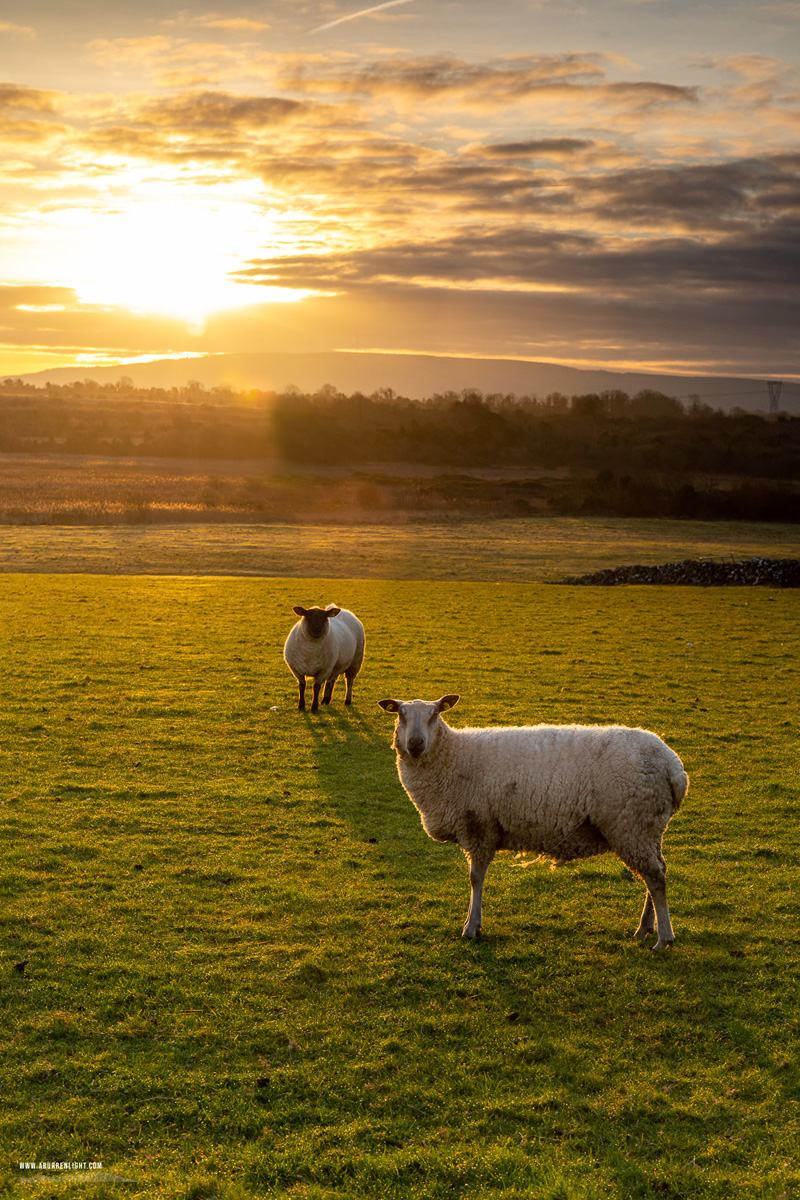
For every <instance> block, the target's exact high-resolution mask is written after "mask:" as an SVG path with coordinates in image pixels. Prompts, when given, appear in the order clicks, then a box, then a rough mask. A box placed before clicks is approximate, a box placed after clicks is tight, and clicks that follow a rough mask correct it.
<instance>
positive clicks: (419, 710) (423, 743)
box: [378, 696, 458, 762]
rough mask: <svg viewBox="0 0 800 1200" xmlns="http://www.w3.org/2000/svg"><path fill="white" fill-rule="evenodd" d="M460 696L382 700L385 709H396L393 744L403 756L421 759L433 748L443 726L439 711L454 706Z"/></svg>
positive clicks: (392, 710)
mask: <svg viewBox="0 0 800 1200" xmlns="http://www.w3.org/2000/svg"><path fill="white" fill-rule="evenodd" d="M457 702H458V696H442V698H441V700H379V701H378V704H380V706H381V708H382V709H384V711H385V712H390V713H395V714H396V716H397V724H396V725H395V727H394V739H393V741H392V745H393V746H394V748H395V750H396V751H397V753H398V754H399V755H400V757H401V758H405V759H411V760H413V761H417V762H418V761H419V760H420V759H421V758H423V757H424V755H426V754H429V753H430V751H431V750H432V749H433V747H434V745H435V743H436V738H437V735H438V733H439V729H440V728H441V721H440V720H439V714H440V713H442V712H444V711H445V709H447V708H452V707H453V705H454V704H456V703H457Z"/></svg>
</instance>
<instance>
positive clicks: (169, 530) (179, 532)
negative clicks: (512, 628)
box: [0, 517, 800, 583]
mask: <svg viewBox="0 0 800 1200" xmlns="http://www.w3.org/2000/svg"><path fill="white" fill-rule="evenodd" d="M704 555H711V556H714V555H733V556H734V557H737V558H750V557H752V556H753V555H767V556H774V557H789V558H797V557H800V525H789V524H779V525H775V524H769V523H767V522H744V521H726V522H710V521H709V522H706V521H667V520H635V519H629V518H617V517H594V518H588V519H587V518H581V519H578V518H573V517H525V518H519V519H517V520H497V521H457V522H440V523H436V522H424V523H409V524H406V525H401V526H394V527H392V526H388V527H387V526H386V525H369V524H366V525H365V524H360V525H355V526H339V527H337V528H336V529H335V530H334V531H332V530H331V528H330V526H327V525H313V524H309V525H291V524H272V525H223V526H220V525H182V526H181V525H171V526H146V525H144V526H142V525H140V526H115V527H108V528H96V529H90V528H75V527H67V526H33V527H31V526H5V527H0V572H3V571H14V572H18V571H36V572H67V573H73V572H88V573H92V574H94V573H103V574H111V575H268V576H275V577H279V578H284V577H287V576H291V577H293V578H301V579H303V578H312V577H317V576H319V577H322V578H336V579H395V580H398V579H400V580H413V579H438V580H443V579H454V580H468V581H476V580H487V581H488V580H491V581H496V580H499V579H502V580H505V581H507V582H515V581H517V580H520V581H522V580H526V581H530V582H544V583H552V582H557V581H559V580H561V579H564V578H565V577H566V576H568V575H578V574H582V573H583V572H588V571H598V570H601V569H602V568H604V567H616V566H620V565H621V564H625V563H648V564H650V563H663V562H674V561H676V560H678V561H680V560H682V559H685V558H697V557H701V556H704Z"/></svg>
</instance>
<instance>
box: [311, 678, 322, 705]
mask: <svg viewBox="0 0 800 1200" xmlns="http://www.w3.org/2000/svg"><path fill="white" fill-rule="evenodd" d="M322 683H323V681H322V680H321V679H317V678H316V677H315V678H314V690H313V699H312V701H311V711H312V713H315V712H319V690H320V688H321V687H322Z"/></svg>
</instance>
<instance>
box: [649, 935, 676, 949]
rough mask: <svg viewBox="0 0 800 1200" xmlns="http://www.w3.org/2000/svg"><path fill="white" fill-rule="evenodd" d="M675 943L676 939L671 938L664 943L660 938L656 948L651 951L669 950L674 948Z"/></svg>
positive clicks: (652, 947) (653, 947)
mask: <svg viewBox="0 0 800 1200" xmlns="http://www.w3.org/2000/svg"><path fill="white" fill-rule="evenodd" d="M673 941H674V938H670V940H669V941H666V940H664V941H662V940H661V938H659V939H658V941H657V942H656V944H655V946H651V947H650V949H651V950H669V949H670V947H671V946H672V943H673Z"/></svg>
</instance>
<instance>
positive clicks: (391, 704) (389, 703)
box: [378, 700, 403, 713]
mask: <svg viewBox="0 0 800 1200" xmlns="http://www.w3.org/2000/svg"><path fill="white" fill-rule="evenodd" d="M378 704H379V705H380V706H381V708H382V709H384V710H385V711H386V712H390V713H399V712H400V709H401V707H402V704H403V702H402V700H379V701H378Z"/></svg>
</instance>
